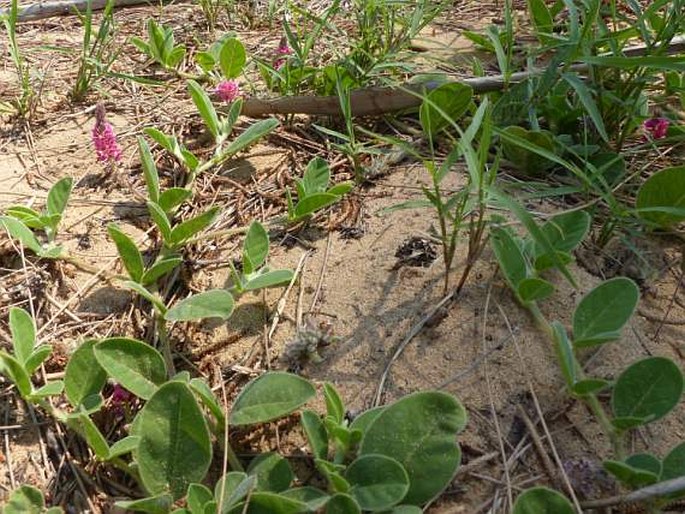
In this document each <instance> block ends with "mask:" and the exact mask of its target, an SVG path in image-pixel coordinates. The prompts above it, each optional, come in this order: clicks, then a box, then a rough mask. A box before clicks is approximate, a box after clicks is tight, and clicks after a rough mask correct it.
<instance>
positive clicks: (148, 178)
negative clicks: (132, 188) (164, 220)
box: [138, 136, 159, 203]
mask: <svg viewBox="0 0 685 514" xmlns="http://www.w3.org/2000/svg"><path fill="white" fill-rule="evenodd" d="M138 153H139V154H140V164H141V165H142V168H143V176H144V177H145V184H146V185H147V196H148V199H149V200H150V201H151V202H153V203H158V202H159V173H158V172H157V166H156V165H155V161H154V159H153V158H152V153H151V152H150V147H149V146H148V144H147V141H145V139H143V138H142V137H140V136H139V137H138Z"/></svg>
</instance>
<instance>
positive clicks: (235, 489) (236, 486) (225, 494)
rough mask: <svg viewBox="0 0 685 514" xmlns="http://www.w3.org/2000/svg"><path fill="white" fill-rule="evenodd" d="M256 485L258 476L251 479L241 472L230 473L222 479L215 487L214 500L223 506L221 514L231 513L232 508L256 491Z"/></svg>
mask: <svg viewBox="0 0 685 514" xmlns="http://www.w3.org/2000/svg"><path fill="white" fill-rule="evenodd" d="M256 484H257V477H256V476H250V477H249V476H247V475H246V474H245V473H243V472H240V471H229V472H228V473H226V474H225V475H224V476H223V477H221V478H220V479H219V481H218V482H217V483H216V486H215V487H214V498H215V499H216V502H217V503H220V504H221V513H220V514H225V513H227V512H228V511H230V510H231V507H233V506H234V505H236V504H237V503H238V502H239V501H241V500H242V499H243V498H245V497H246V496H247V495H248V494H250V492H252V491H253V490H254V488H255V485H256ZM222 498H223V500H221V499H222Z"/></svg>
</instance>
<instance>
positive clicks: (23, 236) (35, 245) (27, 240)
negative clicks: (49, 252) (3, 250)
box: [0, 216, 43, 255]
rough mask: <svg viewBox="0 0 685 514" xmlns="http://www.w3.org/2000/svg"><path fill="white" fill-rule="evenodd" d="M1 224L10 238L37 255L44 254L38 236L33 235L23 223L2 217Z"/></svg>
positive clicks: (0, 218)
mask: <svg viewBox="0 0 685 514" xmlns="http://www.w3.org/2000/svg"><path fill="white" fill-rule="evenodd" d="M0 223H2V225H3V226H4V227H5V230H7V233H8V234H9V235H10V237H12V238H14V239H16V240H17V241H19V242H20V243H21V244H22V245H24V246H25V247H26V248H28V249H29V250H31V251H32V252H33V253H35V254H36V255H40V254H41V253H42V251H43V247H42V246H41V244H40V243H39V242H38V239H36V236H34V235H33V232H31V229H30V228H28V227H27V226H26V225H24V223H23V222H21V221H19V220H17V219H14V218H12V217H10V216H0Z"/></svg>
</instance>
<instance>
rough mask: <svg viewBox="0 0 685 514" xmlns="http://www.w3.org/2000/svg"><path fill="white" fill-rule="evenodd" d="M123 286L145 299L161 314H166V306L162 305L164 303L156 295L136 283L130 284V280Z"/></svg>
mask: <svg viewBox="0 0 685 514" xmlns="http://www.w3.org/2000/svg"><path fill="white" fill-rule="evenodd" d="M123 286H124V287H127V288H129V289H132V290H133V291H135V292H136V293H138V294H139V295H140V296H142V297H143V298H145V299H146V300H147V301H148V302H150V303H151V304H152V305H153V306H154V308H155V309H156V310H157V311H158V312H160V313H161V314H165V313H166V311H167V308H166V305H164V303H162V300H161V299H160V298H159V297H158V296H157V295H155V294H152V293H151V292H150V291H148V290H147V289H145V288H144V287H143V286H141V285H140V284H138V283H137V282H131V281H130V280H127V281H126V282H124V283H123Z"/></svg>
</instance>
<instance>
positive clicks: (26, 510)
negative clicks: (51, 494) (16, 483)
mask: <svg viewBox="0 0 685 514" xmlns="http://www.w3.org/2000/svg"><path fill="white" fill-rule="evenodd" d="M44 511H45V499H44V498H43V493H42V492H41V491H40V490H39V489H37V488H35V487H33V486H31V485H22V486H20V487H19V488H18V489H15V490H14V491H12V493H11V494H10V495H9V499H8V500H7V503H6V504H5V506H4V510H3V512H4V514H43V512H44Z"/></svg>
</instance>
